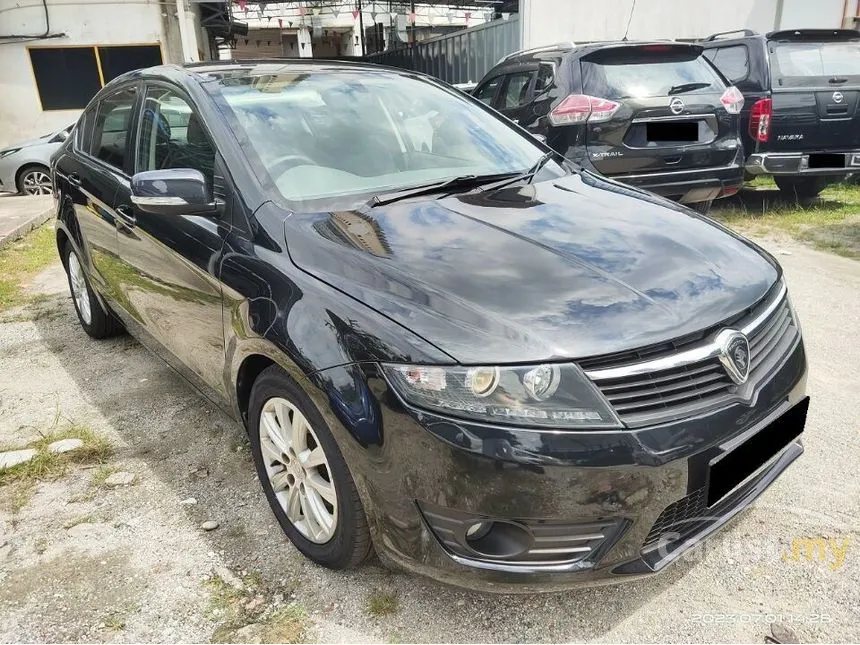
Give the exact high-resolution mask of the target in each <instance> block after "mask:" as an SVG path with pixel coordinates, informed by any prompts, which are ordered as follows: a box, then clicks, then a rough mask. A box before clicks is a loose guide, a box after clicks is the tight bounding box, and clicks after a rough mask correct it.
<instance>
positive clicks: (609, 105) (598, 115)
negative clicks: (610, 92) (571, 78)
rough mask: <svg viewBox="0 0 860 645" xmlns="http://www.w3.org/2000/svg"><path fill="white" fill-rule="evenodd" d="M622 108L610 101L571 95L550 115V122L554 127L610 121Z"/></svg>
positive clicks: (619, 104) (585, 95) (584, 95)
mask: <svg viewBox="0 0 860 645" xmlns="http://www.w3.org/2000/svg"><path fill="white" fill-rule="evenodd" d="M620 107H621V103H617V102H615V101H610V100H609V99H601V98H598V97H596V96H588V95H587V94H571V95H570V96H568V97H567V98H565V99H564V100H563V101H562V102H561V103H559V104H558V105H556V106H555V108H553V110H552V112H550V113H549V122H550V123H552V124H553V125H575V124H577V123H586V122H588V123H599V122H601V121H609V119H611V118H612V117H613V116H614V115H615V113H616V112H618V108H620Z"/></svg>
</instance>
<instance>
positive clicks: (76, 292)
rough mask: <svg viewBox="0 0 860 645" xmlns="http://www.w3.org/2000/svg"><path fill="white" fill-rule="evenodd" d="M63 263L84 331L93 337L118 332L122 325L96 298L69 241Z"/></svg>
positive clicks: (64, 252) (101, 336) (65, 247)
mask: <svg viewBox="0 0 860 645" xmlns="http://www.w3.org/2000/svg"><path fill="white" fill-rule="evenodd" d="M63 263H64V264H65V266H66V275H67V276H68V278H69V291H71V292H72V302H73V303H74V304H75V312H77V314H78V320H79V321H80V323H81V327H83V328H84V331H85V332H87V334H88V335H89V336H91V337H93V338H107V337H108V336H113V335H115V334H116V333H118V332H119V331H120V330H121V329H122V326H121V325H120V324H119V322H117V320H116V319H115V318H114V317H113V315H112V314H110V313H108V312H107V311H105V310H104V308H103V307H102V305H101V303H100V302H99V301H98V298H96V296H95V294H94V293H93V290H92V288H91V287H90V283H89V280H87V276H86V274H85V273H84V268H83V266H82V265H81V260H80V258H79V257H78V254H77V253H75V250H74V249H73V248H72V245H71V244H69V243H66V244H65V245H64V247H63Z"/></svg>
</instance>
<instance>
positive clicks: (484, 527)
mask: <svg viewBox="0 0 860 645" xmlns="http://www.w3.org/2000/svg"><path fill="white" fill-rule="evenodd" d="M492 527H493V523H492V522H475V523H474V524H472V526H470V527H469V528H467V529H466V539H473V540H477V539H479V538H482V537H484V536H485V535H486V534H487V533H488V532H489V530H490V529H491V528H492Z"/></svg>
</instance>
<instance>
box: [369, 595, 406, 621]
mask: <svg viewBox="0 0 860 645" xmlns="http://www.w3.org/2000/svg"><path fill="white" fill-rule="evenodd" d="M399 606H400V602H399V601H398V600H397V594H396V593H395V592H393V591H383V590H382V589H374V590H373V591H371V592H370V597H369V598H368V599H367V613H368V614H370V615H371V616H377V617H379V616H389V615H391V614H396V613H397V609H398V608H399Z"/></svg>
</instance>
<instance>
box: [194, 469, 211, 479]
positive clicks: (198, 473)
mask: <svg viewBox="0 0 860 645" xmlns="http://www.w3.org/2000/svg"><path fill="white" fill-rule="evenodd" d="M191 474H192V475H194V476H195V477H197V478H198V479H206V478H207V477H208V476H209V469H208V468H207V467H206V466H200V468H197V469H195V470H192V471H191Z"/></svg>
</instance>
